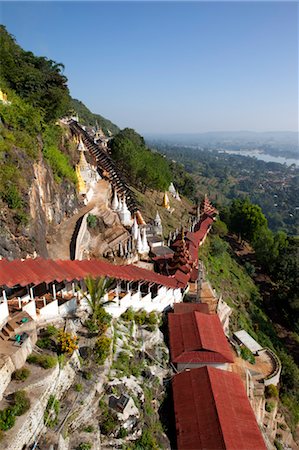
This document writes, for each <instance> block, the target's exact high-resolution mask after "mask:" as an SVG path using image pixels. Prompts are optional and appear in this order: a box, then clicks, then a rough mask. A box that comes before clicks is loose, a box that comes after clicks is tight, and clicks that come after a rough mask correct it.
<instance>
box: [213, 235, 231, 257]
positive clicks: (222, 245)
mask: <svg viewBox="0 0 299 450" xmlns="http://www.w3.org/2000/svg"><path fill="white" fill-rule="evenodd" d="M227 249H228V244H227V243H226V242H225V241H223V240H222V239H221V238H220V237H219V236H214V237H213V239H212V240H211V246H210V250H211V255H213V256H220V255H222V254H223V253H225V252H226V250H227Z"/></svg>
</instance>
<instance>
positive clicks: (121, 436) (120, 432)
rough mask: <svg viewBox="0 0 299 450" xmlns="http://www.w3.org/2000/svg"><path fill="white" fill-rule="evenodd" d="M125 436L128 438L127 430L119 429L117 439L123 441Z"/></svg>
mask: <svg viewBox="0 0 299 450" xmlns="http://www.w3.org/2000/svg"><path fill="white" fill-rule="evenodd" d="M126 436H128V430H126V429H125V428H121V429H120V430H119V432H118V435H117V438H118V439H123V438H125V437H126Z"/></svg>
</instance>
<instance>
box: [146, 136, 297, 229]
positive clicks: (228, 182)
mask: <svg viewBox="0 0 299 450" xmlns="http://www.w3.org/2000/svg"><path fill="white" fill-rule="evenodd" d="M227 145H228V146H229V144H227ZM155 146H156V147H157V148H158V149H159V151H161V152H163V154H166V155H167V156H168V157H169V158H171V159H175V160H176V161H177V163H178V164H179V163H180V164H183V168H184V170H186V171H187V172H188V173H189V174H190V176H192V178H193V180H194V181H195V185H196V189H195V197H199V196H202V195H204V194H205V193H207V194H208V196H209V198H211V199H212V200H213V201H214V202H216V203H217V204H218V206H219V205H221V206H224V205H228V204H229V203H230V202H231V201H232V200H233V199H234V198H244V197H246V196H248V197H249V198H250V201H251V202H252V203H254V204H257V205H259V206H260V207H261V208H262V210H263V213H264V214H265V215H266V217H267V219H268V222H269V227H270V228H271V230H272V231H274V232H275V231H279V230H284V231H285V232H287V233H288V234H291V235H297V234H298V226H299V214H298V210H296V207H297V206H298V197H299V170H298V169H297V168H295V166H287V165H283V164H278V163H274V162H271V163H266V162H264V161H261V160H259V159H255V158H251V157H244V156H240V155H233V154H227V153H220V152H218V151H209V150H210V148H205V149H203V150H200V149H199V148H196V147H186V146H184V147H183V146H180V145H176V146H174V145H165V144H162V143H159V144H157V143H155ZM220 146H221V147H222V148H223V146H225V143H224V142H221V144H220ZM218 148H219V144H218ZM239 148H240V147H234V146H233V149H234V150H238V149H239ZM251 149H252V147H251Z"/></svg>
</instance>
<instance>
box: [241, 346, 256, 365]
mask: <svg viewBox="0 0 299 450" xmlns="http://www.w3.org/2000/svg"><path fill="white" fill-rule="evenodd" d="M241 357H242V358H243V359H245V361H249V362H250V364H255V357H254V355H253V353H252V352H251V351H250V350H249V348H247V347H244V346H243V347H241Z"/></svg>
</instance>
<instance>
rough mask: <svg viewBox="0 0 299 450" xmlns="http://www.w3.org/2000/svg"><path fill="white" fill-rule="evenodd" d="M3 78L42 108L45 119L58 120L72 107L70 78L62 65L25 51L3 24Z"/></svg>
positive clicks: (0, 52) (0, 74) (0, 54)
mask: <svg viewBox="0 0 299 450" xmlns="http://www.w3.org/2000/svg"><path fill="white" fill-rule="evenodd" d="M0 59H1V67H0V77H1V78H2V79H3V80H5V81H6V83H7V85H8V86H9V87H10V88H12V89H14V90H15V91H16V93H17V94H18V95H20V96H21V97H22V98H23V99H25V100H26V101H27V102H28V103H30V104H31V105H32V106H34V107H35V108H38V109H40V110H42V111H43V113H44V116H45V120H47V121H51V120H55V119H57V118H58V117H60V116H61V115H63V114H65V113H66V112H67V110H68V109H69V107H70V97H69V91H68V87H67V78H66V77H65V76H64V75H63V74H62V71H63V69H64V67H63V64H58V63H56V62H55V61H52V60H50V59H47V58H45V57H37V56H35V55H34V54H33V53H32V52H26V51H24V50H23V49H22V48H21V47H20V46H19V45H18V44H17V43H16V42H15V40H14V38H13V37H12V36H11V35H10V34H9V33H8V32H7V31H6V29H5V27H4V26H3V25H1V27H0Z"/></svg>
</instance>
